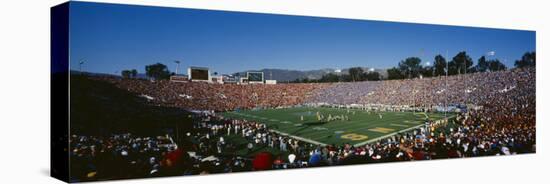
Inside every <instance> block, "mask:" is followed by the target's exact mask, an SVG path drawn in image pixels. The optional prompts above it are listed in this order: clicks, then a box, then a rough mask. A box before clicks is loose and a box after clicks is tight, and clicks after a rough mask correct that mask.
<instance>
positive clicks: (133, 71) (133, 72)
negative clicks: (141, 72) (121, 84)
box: [130, 69, 138, 78]
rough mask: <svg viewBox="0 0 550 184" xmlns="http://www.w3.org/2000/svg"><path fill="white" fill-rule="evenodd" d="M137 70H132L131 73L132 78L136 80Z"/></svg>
mask: <svg viewBox="0 0 550 184" xmlns="http://www.w3.org/2000/svg"><path fill="white" fill-rule="evenodd" d="M137 73H138V72H137V70H136V69H132V71H130V74H131V76H132V78H136V77H137Z"/></svg>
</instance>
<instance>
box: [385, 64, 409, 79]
mask: <svg viewBox="0 0 550 184" xmlns="http://www.w3.org/2000/svg"><path fill="white" fill-rule="evenodd" d="M387 72H388V79H389V80H393V79H404V78H405V75H403V74H402V73H401V70H399V69H398V68H396V67H393V68H390V69H388V70H387Z"/></svg>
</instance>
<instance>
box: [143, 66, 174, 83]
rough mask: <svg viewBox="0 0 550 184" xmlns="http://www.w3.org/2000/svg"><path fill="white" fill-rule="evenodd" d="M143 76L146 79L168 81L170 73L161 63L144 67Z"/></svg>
mask: <svg viewBox="0 0 550 184" xmlns="http://www.w3.org/2000/svg"><path fill="white" fill-rule="evenodd" d="M145 74H146V75H147V77H150V78H153V79H156V80H161V79H168V78H169V77H170V71H168V68H167V67H166V65H163V64H162V63H156V64H152V65H147V66H145Z"/></svg>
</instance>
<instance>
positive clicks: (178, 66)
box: [174, 60, 180, 75]
mask: <svg viewBox="0 0 550 184" xmlns="http://www.w3.org/2000/svg"><path fill="white" fill-rule="evenodd" d="M174 63H176V75H178V70H179V68H180V61H178V60H175V61H174Z"/></svg>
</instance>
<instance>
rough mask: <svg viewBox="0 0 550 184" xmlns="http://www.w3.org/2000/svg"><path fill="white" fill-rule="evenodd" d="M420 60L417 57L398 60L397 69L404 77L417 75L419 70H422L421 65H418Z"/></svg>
mask: <svg viewBox="0 0 550 184" xmlns="http://www.w3.org/2000/svg"><path fill="white" fill-rule="evenodd" d="M420 63H422V60H420V58H418V57H409V58H407V59H405V60H402V61H401V62H399V65H398V66H399V70H400V71H401V74H404V75H405V77H412V78H415V77H418V76H419V75H420V72H422V66H421V65H420Z"/></svg>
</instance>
